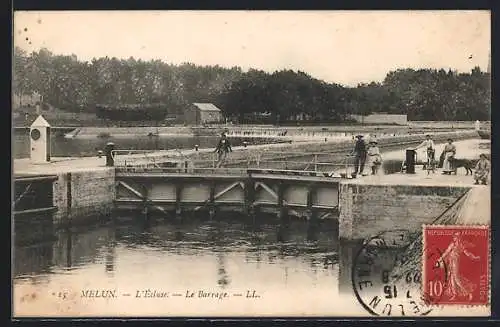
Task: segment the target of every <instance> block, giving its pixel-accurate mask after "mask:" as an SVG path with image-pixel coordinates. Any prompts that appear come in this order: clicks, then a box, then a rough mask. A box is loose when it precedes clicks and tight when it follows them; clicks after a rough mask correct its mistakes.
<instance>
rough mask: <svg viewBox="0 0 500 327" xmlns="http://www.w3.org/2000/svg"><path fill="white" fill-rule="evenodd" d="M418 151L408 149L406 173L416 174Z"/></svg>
mask: <svg viewBox="0 0 500 327" xmlns="http://www.w3.org/2000/svg"><path fill="white" fill-rule="evenodd" d="M416 155H417V153H416V151H415V150H413V149H407V150H406V173H407V174H415V164H416V161H417V160H416Z"/></svg>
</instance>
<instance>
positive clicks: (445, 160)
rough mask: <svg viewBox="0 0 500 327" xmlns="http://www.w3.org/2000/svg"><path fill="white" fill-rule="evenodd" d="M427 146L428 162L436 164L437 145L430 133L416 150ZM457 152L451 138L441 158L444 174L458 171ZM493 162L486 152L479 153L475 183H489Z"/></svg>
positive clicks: (440, 165) (440, 162)
mask: <svg viewBox="0 0 500 327" xmlns="http://www.w3.org/2000/svg"><path fill="white" fill-rule="evenodd" d="M420 148H425V149H426V153H427V163H428V164H431V165H434V163H435V161H436V160H435V153H436V147H435V145H434V141H433V140H432V137H431V136H430V135H426V139H425V140H424V141H423V142H422V143H421V144H420V145H418V146H417V147H416V148H414V150H417V149H420ZM456 154H457V147H456V146H455V144H453V139H451V138H449V139H448V140H447V143H446V144H445V146H444V149H443V152H442V154H441V156H440V158H439V164H438V166H439V167H442V168H443V170H442V173H443V175H451V174H452V173H453V172H456V169H457V167H454V160H453V159H454V158H455V155H456ZM490 167H491V164H490V162H489V160H488V158H487V156H486V154H484V153H481V154H480V155H479V161H478V162H477V164H476V167H475V172H474V181H475V184H479V183H481V184H484V185H486V184H487V180H488V176H489V173H490Z"/></svg>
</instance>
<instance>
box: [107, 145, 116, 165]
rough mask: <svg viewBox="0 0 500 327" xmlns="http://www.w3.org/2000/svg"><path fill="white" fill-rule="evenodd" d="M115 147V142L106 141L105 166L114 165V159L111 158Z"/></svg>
mask: <svg viewBox="0 0 500 327" xmlns="http://www.w3.org/2000/svg"><path fill="white" fill-rule="evenodd" d="M114 149H115V144H114V143H113V142H108V143H106V149H105V152H106V166H107V167H113V166H114V165H115V160H114V158H113V153H112V152H113V150H114Z"/></svg>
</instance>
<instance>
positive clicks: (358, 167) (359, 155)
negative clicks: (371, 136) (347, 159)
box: [351, 135, 367, 178]
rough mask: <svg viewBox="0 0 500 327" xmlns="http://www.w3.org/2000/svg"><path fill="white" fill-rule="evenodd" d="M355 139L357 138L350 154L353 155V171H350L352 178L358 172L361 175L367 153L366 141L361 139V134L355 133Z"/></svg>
mask: <svg viewBox="0 0 500 327" xmlns="http://www.w3.org/2000/svg"><path fill="white" fill-rule="evenodd" d="M356 139H357V140H356V144H355V145H354V150H353V151H352V153H351V155H354V156H355V162H354V172H353V173H352V177H353V178H356V176H357V175H358V173H359V174H362V175H363V171H364V169H365V162H366V154H367V151H366V142H365V140H364V139H363V135H356Z"/></svg>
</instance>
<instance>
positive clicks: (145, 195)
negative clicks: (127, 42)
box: [142, 185, 149, 221]
mask: <svg viewBox="0 0 500 327" xmlns="http://www.w3.org/2000/svg"><path fill="white" fill-rule="evenodd" d="M142 189H143V192H142V196H143V198H142V200H143V202H142V214H143V215H144V220H145V221H148V220H149V189H148V186H147V185H144V186H143V188H142Z"/></svg>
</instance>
